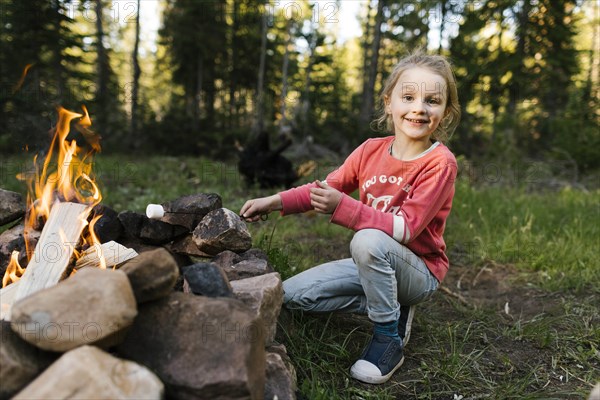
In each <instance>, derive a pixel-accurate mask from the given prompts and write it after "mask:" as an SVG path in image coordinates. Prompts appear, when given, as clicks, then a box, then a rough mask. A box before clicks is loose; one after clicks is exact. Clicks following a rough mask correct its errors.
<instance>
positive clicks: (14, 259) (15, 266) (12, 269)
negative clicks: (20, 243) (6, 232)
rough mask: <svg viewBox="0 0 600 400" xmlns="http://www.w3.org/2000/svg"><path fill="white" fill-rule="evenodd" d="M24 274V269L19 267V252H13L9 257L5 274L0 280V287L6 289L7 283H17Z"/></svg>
mask: <svg viewBox="0 0 600 400" xmlns="http://www.w3.org/2000/svg"><path fill="white" fill-rule="evenodd" d="M23 272H25V269H24V268H21V265H19V252H18V251H17V250H14V251H13V252H12V254H11V256H10V262H9V263H8V267H7V268H6V273H5V274H4V277H3V278H2V287H6V286H7V285H8V284H9V283H13V282H16V281H18V280H19V279H20V278H21V276H23Z"/></svg>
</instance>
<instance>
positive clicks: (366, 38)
mask: <svg viewBox="0 0 600 400" xmlns="http://www.w3.org/2000/svg"><path fill="white" fill-rule="evenodd" d="M370 35H371V2H370V1H368V2H367V20H366V21H365V34H364V35H363V87H362V92H363V93H365V92H366V91H367V86H368V85H369V80H368V79H366V78H364V77H365V76H366V75H365V74H366V72H367V71H368V70H369V61H370V60H371V57H370V54H369V50H370V49H371V48H370V46H369V43H370V39H371V36H370Z"/></svg>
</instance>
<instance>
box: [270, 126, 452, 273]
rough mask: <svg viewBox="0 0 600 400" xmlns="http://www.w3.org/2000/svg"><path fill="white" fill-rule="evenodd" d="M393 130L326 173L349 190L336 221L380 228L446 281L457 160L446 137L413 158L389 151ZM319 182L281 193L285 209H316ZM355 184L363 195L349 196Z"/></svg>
mask: <svg viewBox="0 0 600 400" xmlns="http://www.w3.org/2000/svg"><path fill="white" fill-rule="evenodd" d="M393 140H394V137H393V136H388V137H384V138H374V139H369V140H367V141H366V142H364V143H363V144H361V145H360V146H359V147H358V148H356V150H354V151H353V152H352V154H350V156H349V157H348V158H347V159H346V161H345V162H344V164H343V165H342V166H341V167H340V168H338V169H336V170H335V171H333V172H332V173H330V174H329V175H328V176H327V184H328V185H329V186H331V187H334V188H336V189H338V190H340V191H341V192H343V193H344V196H343V197H342V200H341V201H340V203H339V204H338V206H337V208H336V209H335V211H334V213H333V215H332V217H331V222H333V223H335V224H338V225H342V226H345V227H347V228H349V229H352V230H354V231H358V230H361V229H369V228H370V229H379V230H381V231H383V232H385V233H387V234H388V235H390V236H391V237H393V238H394V239H396V240H397V241H398V242H400V243H402V244H404V245H406V246H407V247H408V248H409V249H411V250H412V251H413V252H414V253H415V254H416V255H418V256H420V257H421V258H422V259H423V261H424V262H425V264H426V265H427V267H428V268H429V270H430V271H431V273H432V274H433V275H434V276H435V277H436V278H437V279H438V281H440V282H441V281H442V280H443V279H444V276H445V275H446V272H447V271H448V257H447V256H446V254H445V250H446V244H445V243H444V238H443V236H442V235H443V233H444V228H445V226H446V218H448V214H450V209H451V207H452V197H453V196H454V180H455V178H456V172H457V165H456V159H455V158H454V155H453V154H452V153H451V152H450V150H449V149H448V148H447V147H446V146H444V145H443V144H442V143H435V144H434V145H432V146H431V147H430V148H429V149H428V150H427V151H425V152H424V153H422V154H421V155H419V156H418V157H417V158H415V159H413V160H410V161H401V160H398V159H396V158H394V157H392V156H391V155H390V152H389V150H390V146H391V145H392V142H393ZM313 187H316V184H315V183H310V184H307V185H303V186H299V187H297V188H294V189H290V190H286V191H284V192H281V193H279V195H280V196H281V201H282V204H283V210H282V213H283V214H284V215H286V214H292V213H300V212H305V211H308V210H311V209H312V207H311V205H310V189H311V188H313ZM356 189H358V190H359V199H360V200H355V199H353V198H352V197H350V196H349V194H350V193H352V192H354V191H355V190H356Z"/></svg>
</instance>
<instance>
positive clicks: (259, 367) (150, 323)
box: [117, 292, 265, 400]
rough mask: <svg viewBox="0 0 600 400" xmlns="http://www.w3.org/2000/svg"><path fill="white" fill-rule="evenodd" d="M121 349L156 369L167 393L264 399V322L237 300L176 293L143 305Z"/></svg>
mask: <svg viewBox="0 0 600 400" xmlns="http://www.w3.org/2000/svg"><path fill="white" fill-rule="evenodd" d="M117 350H118V352H119V354H121V355H122V356H124V357H126V358H128V359H130V360H134V361H136V362H138V363H140V364H142V365H145V366H146V367H148V368H150V369H151V370H152V371H154V372H155V373H156V374H157V375H158V376H159V378H160V379H161V380H162V381H163V383H164V384H165V386H166V397H167V398H177V399H211V400H212V399H262V398H263V394H264V386H265V348H264V337H263V332H262V330H261V324H260V322H259V320H258V318H257V317H256V316H255V315H254V313H253V312H252V311H251V310H250V309H249V308H248V307H246V306H245V305H244V304H242V303H240V302H239V301H238V300H235V299H229V298H218V299H214V298H209V297H204V296H191V295H189V294H185V293H179V292H174V293H171V294H170V295H169V297H165V298H162V299H160V300H157V301H153V302H150V303H146V304H143V305H142V306H141V307H140V314H139V315H138V317H137V318H136V320H135V323H134V325H133V327H132V329H131V331H130V332H129V334H128V335H127V339H126V340H125V342H124V343H123V344H121V345H120V346H118V348H117Z"/></svg>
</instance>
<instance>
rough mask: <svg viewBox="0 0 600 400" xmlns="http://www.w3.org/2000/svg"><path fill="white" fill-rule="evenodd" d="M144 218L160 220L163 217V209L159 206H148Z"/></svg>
mask: <svg viewBox="0 0 600 400" xmlns="http://www.w3.org/2000/svg"><path fill="white" fill-rule="evenodd" d="M146 216H147V217H148V218H152V219H160V218H162V217H164V216H165V209H164V208H163V206H161V205H160V204H148V207H146Z"/></svg>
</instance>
